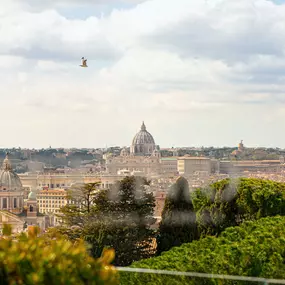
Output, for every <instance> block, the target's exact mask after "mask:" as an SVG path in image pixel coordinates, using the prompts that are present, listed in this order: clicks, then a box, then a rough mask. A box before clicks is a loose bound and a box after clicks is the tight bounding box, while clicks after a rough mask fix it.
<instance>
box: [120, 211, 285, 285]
mask: <svg viewBox="0 0 285 285" xmlns="http://www.w3.org/2000/svg"><path fill="white" fill-rule="evenodd" d="M131 267H135V268H151V269H161V270H176V271H184V272H185V271H186V272H187V271H188V272H204V273H216V274H230V275H243V276H259V277H267V278H277V279H278V278H279V279H282V278H285V217H281V216H276V217H267V218H262V219H259V220H257V221H250V222H249V221H248V222H245V223H243V224H242V225H241V226H238V227H230V228H228V229H226V230H225V231H224V232H223V233H222V234H221V235H220V236H219V237H214V236H208V237H206V238H203V239H201V240H199V241H193V242H192V243H188V244H183V245H182V246H180V247H174V248H172V249H171V250H169V251H167V252H164V253H162V254H161V256H158V257H155V258H150V259H146V260H143V261H140V262H135V263H133V264H132V266H131ZM120 280H121V284H130V285H131V284H135V285H139V284H144V285H145V284H164V285H165V284H197V285H198V284H199V285H200V284H206V285H208V284H245V283H244V282H243V283H242V282H237V281H221V280H220V281H219V280H210V279H208V280H207V279H201V278H192V279H190V278H189V277H188V278H186V277H178V276H174V277H171V276H163V275H155V274H142V273H123V272H121V273H120Z"/></svg>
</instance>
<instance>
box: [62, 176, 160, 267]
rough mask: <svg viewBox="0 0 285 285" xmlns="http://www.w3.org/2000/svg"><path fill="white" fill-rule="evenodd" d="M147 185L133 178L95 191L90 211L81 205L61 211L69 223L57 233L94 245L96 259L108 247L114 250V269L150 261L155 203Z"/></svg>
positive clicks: (127, 178)
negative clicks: (81, 239)
mask: <svg viewBox="0 0 285 285" xmlns="http://www.w3.org/2000/svg"><path fill="white" fill-rule="evenodd" d="M148 185H149V182H148V181H146V180H145V179H143V178H140V177H133V176H132V177H126V178H124V179H123V180H122V181H120V182H118V183H117V184H115V185H114V186H113V187H112V188H111V189H110V190H100V191H94V195H93V194H92V203H91V204H90V207H89V211H84V212H83V211H82V209H86V204H84V205H82V208H80V205H79V204H78V203H75V204H72V205H70V206H67V207H64V208H63V209H62V211H61V213H62V214H63V215H64V218H63V220H64V221H67V223H66V224H63V225H62V226H61V227H59V228H58V229H57V230H58V231H59V232H60V233H62V234H65V235H66V236H68V237H69V238H70V239H71V240H75V239H76V238H79V237H81V238H83V239H84V240H85V241H87V242H88V243H89V244H90V245H91V249H90V252H91V254H92V256H93V257H98V256H100V254H101V252H102V250H103V248H104V247H106V246H107V247H112V248H114V249H115V251H116V257H115V260H114V264H115V265H121V266H125V265H129V264H131V263H132V262H133V261H135V260H139V259H142V258H147V257H150V256H151V255H152V246H151V241H152V238H153V231H152V230H151V228H150V226H151V225H152V224H153V223H154V222H155V220H154V218H153V212H154V207H155V200H154V196H153V194H152V193H150V192H149V191H148V190H147V186H148ZM84 187H85V188H86V187H88V185H85V186H84ZM83 190H84V188H82V189H81V191H83Z"/></svg>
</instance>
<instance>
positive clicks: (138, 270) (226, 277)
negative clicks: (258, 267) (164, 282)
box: [116, 267, 285, 285]
mask: <svg viewBox="0 0 285 285" xmlns="http://www.w3.org/2000/svg"><path fill="white" fill-rule="evenodd" d="M116 269H117V270H118V271H121V272H133V273H146V274H159V275H170V276H185V277H196V278H206V279H221V280H232V281H245V282H259V283H262V284H264V285H268V284H285V280H280V279H266V278H261V277H249V276H235V275H223V274H208V273H199V272H181V271H170V270H157V269H146V268H130V267H116Z"/></svg>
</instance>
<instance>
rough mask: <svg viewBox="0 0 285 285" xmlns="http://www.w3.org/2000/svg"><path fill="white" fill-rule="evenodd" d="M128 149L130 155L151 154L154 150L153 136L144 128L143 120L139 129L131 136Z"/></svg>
mask: <svg viewBox="0 0 285 285" xmlns="http://www.w3.org/2000/svg"><path fill="white" fill-rule="evenodd" d="M130 150H131V154H132V155H152V153H153V151H154V150H155V142H154V139H153V136H152V135H151V134H150V133H149V132H148V131H147V130H146V127H145V124H144V122H143V123H142V126H141V130H140V131H139V132H138V133H137V134H136V135H135V137H134V138H133V142H132V145H131V148H130Z"/></svg>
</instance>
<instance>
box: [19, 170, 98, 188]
mask: <svg viewBox="0 0 285 285" xmlns="http://www.w3.org/2000/svg"><path fill="white" fill-rule="evenodd" d="M19 177H20V179H21V182H22V184H23V186H24V187H26V188H30V189H31V188H32V187H34V188H44V187H47V188H49V189H59V188H69V187H70V186H71V185H72V184H75V183H93V182H98V179H99V178H98V175H97V174H87V173H80V172H78V173H24V174H19Z"/></svg>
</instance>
